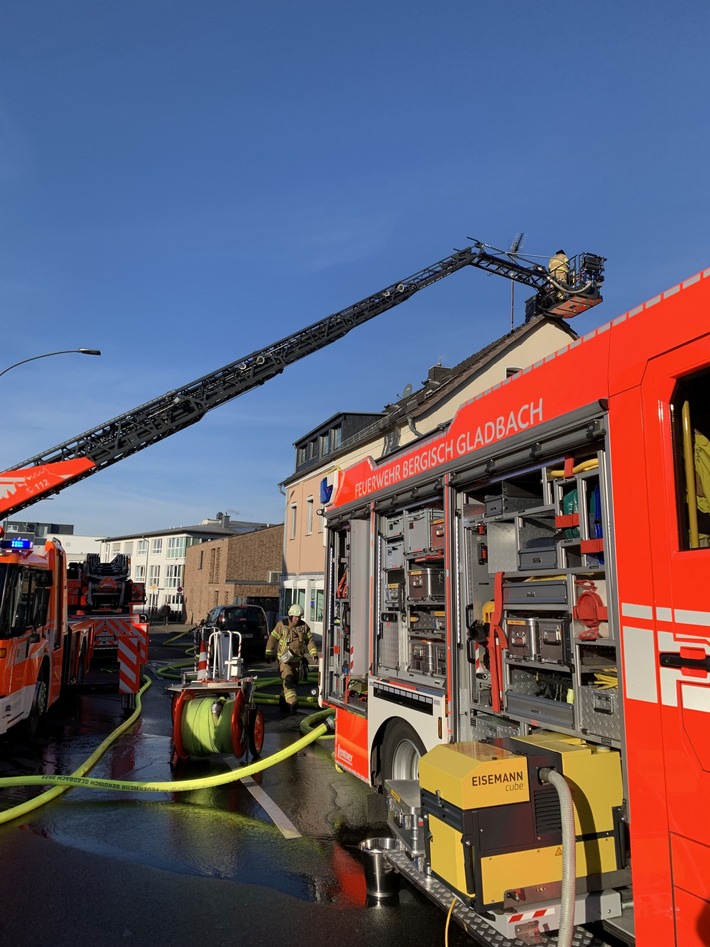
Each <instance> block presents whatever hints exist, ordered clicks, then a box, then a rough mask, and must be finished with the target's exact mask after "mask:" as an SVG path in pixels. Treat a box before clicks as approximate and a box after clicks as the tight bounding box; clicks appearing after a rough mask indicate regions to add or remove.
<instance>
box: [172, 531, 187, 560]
mask: <svg viewBox="0 0 710 947" xmlns="http://www.w3.org/2000/svg"><path fill="white" fill-rule="evenodd" d="M186 540H187V537H186V536H170V537H169V539H168V559H184V558H185V547H186Z"/></svg>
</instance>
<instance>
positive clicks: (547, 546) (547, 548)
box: [518, 537, 559, 572]
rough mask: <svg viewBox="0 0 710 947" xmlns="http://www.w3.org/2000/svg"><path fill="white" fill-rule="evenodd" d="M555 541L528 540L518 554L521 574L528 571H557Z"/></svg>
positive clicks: (556, 547)
mask: <svg viewBox="0 0 710 947" xmlns="http://www.w3.org/2000/svg"><path fill="white" fill-rule="evenodd" d="M558 548H559V547H558V545H557V539H555V538H554V537H551V538H547V537H544V538H543V537H540V538H539V539H531V540H529V541H528V542H527V543H526V544H525V546H524V547H523V548H522V549H521V550H520V552H519V553H518V557H519V567H520V571H521V572H525V571H526V570H528V569H557V567H558V565H559V560H558V554H557V553H558Z"/></svg>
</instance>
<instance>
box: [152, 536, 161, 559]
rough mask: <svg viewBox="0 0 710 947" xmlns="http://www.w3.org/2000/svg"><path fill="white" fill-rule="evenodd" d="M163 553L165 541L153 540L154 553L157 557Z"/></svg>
mask: <svg viewBox="0 0 710 947" xmlns="http://www.w3.org/2000/svg"><path fill="white" fill-rule="evenodd" d="M162 551H163V540H162V538H161V539H154V540H153V553H154V554H155V555H158V556H159V555H160V553H161V552H162Z"/></svg>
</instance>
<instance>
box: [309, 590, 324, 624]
mask: <svg viewBox="0 0 710 947" xmlns="http://www.w3.org/2000/svg"><path fill="white" fill-rule="evenodd" d="M311 620H312V621H323V589H315V591H314V592H313V601H312V602H311Z"/></svg>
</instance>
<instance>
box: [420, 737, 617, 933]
mask: <svg viewBox="0 0 710 947" xmlns="http://www.w3.org/2000/svg"><path fill="white" fill-rule="evenodd" d="M546 769H547V770H549V769H554V770H556V771H557V772H558V773H561V774H562V775H563V776H564V777H565V780H566V782H567V784H568V785H569V787H570V789H571V792H572V801H573V806H574V814H575V834H576V864H577V869H576V870H577V892H578V893H580V892H585V891H601V890H603V889H605V888H612V887H616V886H618V885H621V884H625V883H628V880H629V879H628V871H627V870H626V867H625V866H626V846H625V833H624V831H623V828H624V825H623V821H622V809H623V793H622V781H621V764H620V758H619V754H618V753H617V752H616V751H615V750H611V749H609V748H607V747H602V746H593V745H591V744H588V743H585V742H584V741H583V740H580V739H578V738H576V737H569V736H564V735H562V734H554V733H546V734H535V735H533V736H528V737H518V736H516V737H499V738H496V739H492V740H489V741H487V742H485V743H479V742H470V743H453V744H448V745H441V746H437V747H434V749H432V750H430V751H429V752H428V753H426V754H425V755H424V756H423V757H422V758H421V760H420V761H419V786H420V790H421V814H422V816H423V818H424V826H425V831H424V837H425V839H426V862H427V864H428V867H429V868H430V870H431V872H432V874H433V875H435V876H436V877H437V878H438V879H439V880H440V881H442V882H443V883H444V884H445V885H447V886H448V887H449V888H450V889H451V890H452V891H455V892H457V893H458V894H459V895H461V896H462V898H463V899H464V901H465V902H466V903H468V904H469V905H470V906H471V907H472V908H473V910H474V911H476V912H478V913H479V914H484V915H485V914H486V912H487V911H490V910H494V909H495V910H509V909H512V908H514V907H515V906H518V907H520V905H521V904H524V903H527V904H531V903H533V904H534V903H536V902H540V901H550V900H554V899H556V898H558V897H559V895H560V889H561V882H562V846H561V842H562V823H561V812H560V803H559V798H558V795H557V792H556V790H555V788H554V787H553V786H551V785H549V784H548V783H546V782H544V781H543V779H542V778H541V775H540V774H541V771H544V770H546Z"/></svg>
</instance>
